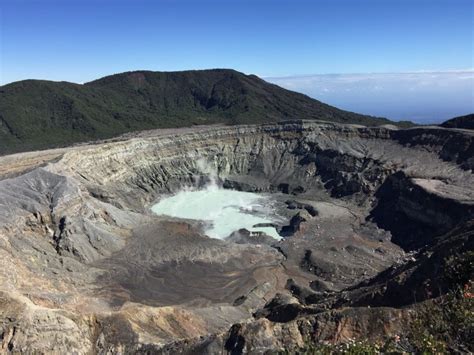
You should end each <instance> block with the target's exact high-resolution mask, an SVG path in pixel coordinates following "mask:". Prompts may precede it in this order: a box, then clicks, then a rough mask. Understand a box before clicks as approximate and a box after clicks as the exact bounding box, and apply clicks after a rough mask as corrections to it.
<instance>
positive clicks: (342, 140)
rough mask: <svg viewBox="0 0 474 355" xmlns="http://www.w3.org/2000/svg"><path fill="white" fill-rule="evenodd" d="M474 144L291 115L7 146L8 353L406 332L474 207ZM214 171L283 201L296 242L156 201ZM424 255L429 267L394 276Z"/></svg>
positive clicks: (239, 347)
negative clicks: (219, 223)
mask: <svg viewBox="0 0 474 355" xmlns="http://www.w3.org/2000/svg"><path fill="white" fill-rule="evenodd" d="M473 150H474V134H472V132H468V131H461V130H450V129H443V128H436V127H424V128H412V129H406V130H402V129H393V128H389V127H372V128H367V127H363V126H355V125H341V124H331V123H324V122H314V121H311V122H309V121H290V122H284V123H280V124H268V125H244V126H233V127H222V126H214V127H200V128H193V129H190V128H188V129H182V130H163V131H147V132H143V133H140V134H136V135H129V136H126V137H122V138H121V139H115V140H114V141H106V142H100V143H96V144H89V145H82V146H77V147H71V148H63V149H58V150H50V151H43V152H30V153H23V154H17V155H13V156H5V157H1V158H0V166H1V167H2V168H1V169H0V176H1V177H2V180H0V270H1V271H0V334H1V336H0V346H1V347H2V350H4V351H12V352H15V351H26V352H27V351H31V350H32V349H35V350H36V351H39V352H60V353H61V352H76V353H107V352H137V351H143V352H146V351H149V352H163V353H175V352H185V351H189V352H194V353H196V352H200V353H205V352H208V353H215V352H218V351H221V350H222V349H224V350H227V351H229V352H233V353H238V352H239V351H241V352H242V351H244V352H264V351H266V350H277V349H282V348H291V347H295V346H302V345H303V343H304V342H305V341H307V340H308V339H310V340H311V341H330V342H334V343H337V342H342V341H345V340H347V339H348V338H354V337H366V338H367V337H368V338H371V337H372V338H375V337H381V336H385V335H387V336H388V335H393V334H396V333H397V332H399V331H400V330H401V329H403V326H404V324H405V323H406V321H407V319H409V318H410V317H411V316H410V314H411V313H410V310H409V309H400V308H398V307H399V306H401V305H402V303H403V305H404V306H406V305H407V304H409V297H408V296H407V294H406V292H405V291H404V290H405V288H410V287H412V286H413V285H414V282H415V281H416V280H420V279H423V280H424V278H425V277H427V276H426V275H427V271H426V270H429V265H431V264H430V262H431V261H429V257H428V256H427V255H428V254H429V253H433V254H432V255H434V256H435V258H434V259H433V260H438V256H437V255H441V254H439V253H442V252H443V251H445V250H448V249H449V248H451V249H453V248H454V249H456V248H458V247H455V245H458V244H456V243H454V242H453V243H454V244H453V243H452V244H450V243H448V242H441V241H440V240H445V239H442V238H443V237H442V236H446V235H448V234H449V233H450V232H451V231H453V230H456V228H458V227H459V226H461V225H466V223H469V221H470V220H472V219H473V218H474V188H473V186H474V176H473V174H472V169H473V167H474V165H473V163H474V158H473ZM209 178H212V179H215V180H216V181H218V182H219V183H221V184H223V185H224V186H226V187H229V188H238V189H242V190H246V191H256V192H261V193H266V194H271V198H272V199H273V201H274V203H275V212H276V213H277V214H278V215H279V216H281V221H280V222H276V223H279V225H278V228H280V229H282V230H286V231H287V232H288V233H287V237H286V238H283V239H282V240H281V241H274V242H272V241H271V240H269V239H268V238H265V236H260V237H259V238H256V239H255V238H254V239H252V237H251V236H250V234H249V235H246V234H245V232H244V231H241V233H240V234H239V235H233V236H231V237H230V238H229V239H228V240H224V241H222V240H216V239H211V238H208V237H207V236H205V235H204V234H203V232H202V231H203V224H202V222H200V221H191V220H180V219H173V218H167V217H164V216H156V215H154V214H153V213H152V212H151V210H150V206H151V205H152V204H153V203H154V202H155V201H156V200H157V199H159V198H161V197H162V196H164V195H166V194H170V193H174V192H176V191H178V190H179V189H181V188H183V187H184V186H188V187H189V186H195V187H198V186H202V185H203V184H205V183H206V181H207V180H208V179H209ZM285 226H286V228H285ZM290 229H291V230H290ZM285 233H286V232H285ZM285 233H283V234H285ZM466 235H467V234H466ZM456 240H457V239H456ZM463 240H464V239H463ZM440 243H444V244H440ZM461 244H462V245H463V247H462V248H464V249H462V250H465V249H466V248H467V249H470V248H472V246H470V244H468V243H467V242H466V243H464V242H463V243H461ZM461 244H459V245H461ZM437 245H439V247H438V249H436V246H437ZM430 248H431V249H430ZM433 248H434V249H433ZM439 248H441V249H439ZM459 248H461V247H459ZM459 248H458V249H459ZM454 249H453V250H454ZM419 250H425V251H426V252H425V254H423V253H422V252H420V251H419ZM456 250H457V249H456ZM460 250H461V249H460ZM407 253H410V254H407ZM420 253H421V254H420ZM426 253H428V254H426ZM442 255H444V254H442ZM412 258H414V260H415V261H412ZM413 262H415V264H416V265H417V270H425V271H423V272H421V271H420V275H422V276H420V277H418V276H416V277H415V276H413V278H411V279H410V277H409V276H404V278H403V279H404V280H407V281H406V282H398V283H397V284H393V285H392V284H391V283H390V281H388V280H389V279H392V278H395V276H394V275H402V274H403V275H408V271H407V270H411V266H410V265H412V264H410V263H413ZM394 267H396V269H393V268H394ZM413 275H416V272H414V273H413ZM430 275H431V274H430ZM436 275H437V274H436V273H434V274H432V275H431V276H430V277H431V278H434V277H436ZM397 280H399V281H400V279H397ZM410 280H411V281H410ZM413 280H415V281H413ZM386 283H388V284H389V286H387V287H388V288H387V290H388V291H386V292H384V291H381V290H383V286H382V285H385V284H386ZM415 283H416V282H415ZM441 290H442V291H443V292H444V290H445V288H443V287H441ZM404 292H405V293H404ZM417 292H418V291H417ZM396 294H400V295H404V296H403V297H405V298H403V300H405V301H404V302H402V303H399V304H396V303H393V302H392V301H391V300H392V299H393V298H394V297H395V296H394V295H396ZM421 294H422V291H421V290H420V291H419V293H417V295H418V297H419V295H421ZM434 296H436V294H434V293H433V297H434ZM427 297H428V296H427ZM401 299H402V298H401ZM370 305H373V306H374V307H373V308H367V306H370ZM375 306H377V307H375ZM380 322H383V327H382V326H381V324H380Z"/></svg>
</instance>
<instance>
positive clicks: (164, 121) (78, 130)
mask: <svg viewBox="0 0 474 355" xmlns="http://www.w3.org/2000/svg"><path fill="white" fill-rule="evenodd" d="M288 119H320V120H327V121H333V122H346V123H359V124H364V125H378V124H385V123H389V122H390V121H388V120H386V119H381V118H375V117H371V116H364V115H360V114H356V113H352V112H347V111H343V110H339V109H337V108H335V107H332V106H329V105H326V104H324V103H322V102H319V101H317V100H314V99H311V98H309V97H307V96H305V95H302V94H299V93H295V92H292V91H289V90H286V89H283V88H280V87H278V86H276V85H273V84H269V83H267V82H265V81H264V80H262V79H260V78H258V77H256V76H254V75H244V74H242V73H239V72H236V71H234V70H227V69H215V70H201V71H184V72H150V71H136V72H127V73H122V74H116V75H112V76H108V77H104V78H102V79H98V80H95V81H92V82H89V83H86V84H84V85H79V84H73V83H68V82H51V81H42V80H25V81H20V82H15V83H11V84H8V85H5V86H3V87H0V154H5V153H10V152H17V151H27V150H34V149H44V148H49V147H54V146H62V145H68V144H71V143H74V142H81V141H88V140H94V139H102V138H109V137H112V136H116V135H119V134H122V133H125V132H130V131H136V130H145V129H151V128H161V127H180V126H189V125H196V124H210V123H224V124H240V123H262V122H275V121H281V120H288Z"/></svg>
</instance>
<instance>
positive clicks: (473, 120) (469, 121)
mask: <svg viewBox="0 0 474 355" xmlns="http://www.w3.org/2000/svg"><path fill="white" fill-rule="evenodd" d="M440 126H441V127H446V128H465V129H474V113H471V114H469V115H465V116H459V117H454V118H451V119H450V120H447V121H445V122H443V123H441V124H440Z"/></svg>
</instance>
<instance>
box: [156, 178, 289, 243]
mask: <svg viewBox="0 0 474 355" xmlns="http://www.w3.org/2000/svg"><path fill="white" fill-rule="evenodd" d="M265 202H267V200H266V199H265V198H264V197H262V196H261V195H257V194H254V193H250V192H241V191H234V190H225V189H221V188H218V187H216V186H210V187H208V188H206V189H203V190H198V191H186V190H184V191H180V192H179V193H177V194H176V195H174V196H170V197H167V198H164V199H162V200H161V201H160V202H158V203H157V204H155V205H154V206H153V207H152V208H151V209H152V211H153V212H154V213H156V214H158V215H167V216H172V217H179V218H188V219H195V220H205V221H209V222H210V223H211V226H210V227H209V228H208V229H207V230H206V231H205V232H206V234H207V235H208V236H209V237H211V238H219V239H224V238H226V237H228V236H229V235H230V234H231V233H232V232H234V231H236V230H239V229H241V228H245V229H247V230H249V231H260V232H264V233H266V234H268V235H270V236H272V237H274V238H276V239H280V236H279V235H278V233H277V231H276V230H275V228H273V227H261V228H260V227H257V228H255V227H253V226H254V225H256V224H258V223H272V220H270V219H269V218H268V217H266V216H265V214H264V213H262V212H263V211H264V210H265V209H266V208H268V207H266V206H267V204H266V203H265Z"/></svg>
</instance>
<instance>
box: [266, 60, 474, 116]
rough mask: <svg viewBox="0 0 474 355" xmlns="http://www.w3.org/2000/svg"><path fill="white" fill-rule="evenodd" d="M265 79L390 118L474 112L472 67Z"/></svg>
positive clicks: (331, 101) (331, 102)
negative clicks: (464, 68)
mask: <svg viewBox="0 0 474 355" xmlns="http://www.w3.org/2000/svg"><path fill="white" fill-rule="evenodd" d="M264 79H265V80H267V81H270V82H273V83H275V84H277V85H280V86H282V87H285V88H287V89H290V90H294V91H299V92H302V93H305V94H307V95H309V96H312V97H314V98H316V99H318V98H319V99H321V100H323V101H325V102H327V103H329V104H332V105H335V106H339V107H341V108H344V109H348V110H353V111H358V112H361V113H367V114H373V115H380V116H385V117H389V118H392V119H414V120H418V121H420V122H428V121H430V122H436V121H440V120H443V119H447V118H450V117H453V116H456V115H460V114H466V113H470V112H474V102H473V99H474V69H466V70H448V71H418V72H406V73H361V74H315V75H299V76H286V77H267V78H264Z"/></svg>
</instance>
